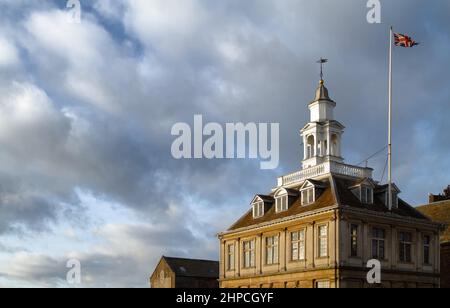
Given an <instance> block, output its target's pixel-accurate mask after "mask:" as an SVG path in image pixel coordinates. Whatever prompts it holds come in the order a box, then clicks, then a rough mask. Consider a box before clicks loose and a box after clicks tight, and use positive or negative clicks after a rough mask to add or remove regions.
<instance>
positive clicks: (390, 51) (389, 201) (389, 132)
mask: <svg viewBox="0 0 450 308" xmlns="http://www.w3.org/2000/svg"><path fill="white" fill-rule="evenodd" d="M393 36H394V33H393V29H392V27H391V29H390V31H389V129H388V135H389V137H388V162H389V163H388V164H389V167H388V205H389V210H390V211H391V210H392V44H393V43H392V38H393Z"/></svg>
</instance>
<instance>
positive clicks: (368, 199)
mask: <svg viewBox="0 0 450 308" xmlns="http://www.w3.org/2000/svg"><path fill="white" fill-rule="evenodd" d="M361 202H362V203H366V204H372V203H373V190H372V188H370V187H367V186H361Z"/></svg>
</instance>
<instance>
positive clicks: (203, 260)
mask: <svg viewBox="0 0 450 308" xmlns="http://www.w3.org/2000/svg"><path fill="white" fill-rule="evenodd" d="M163 258H164V259H172V260H188V261H202V262H219V261H218V260H207V259H192V258H181V257H168V256H163Z"/></svg>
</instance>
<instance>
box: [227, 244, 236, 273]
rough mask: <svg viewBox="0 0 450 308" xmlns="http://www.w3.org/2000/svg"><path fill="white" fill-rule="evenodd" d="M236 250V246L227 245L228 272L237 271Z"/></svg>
mask: <svg viewBox="0 0 450 308" xmlns="http://www.w3.org/2000/svg"><path fill="white" fill-rule="evenodd" d="M235 253H236V249H235V246H234V244H228V245H227V262H228V264H227V271H234V270H235V263H236V257H235Z"/></svg>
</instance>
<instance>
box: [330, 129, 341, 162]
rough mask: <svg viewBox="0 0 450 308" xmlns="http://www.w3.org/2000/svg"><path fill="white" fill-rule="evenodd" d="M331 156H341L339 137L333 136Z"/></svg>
mask: <svg viewBox="0 0 450 308" xmlns="http://www.w3.org/2000/svg"><path fill="white" fill-rule="evenodd" d="M331 156H336V157H337V156H339V149H338V136H337V135H335V134H333V135H331Z"/></svg>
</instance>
